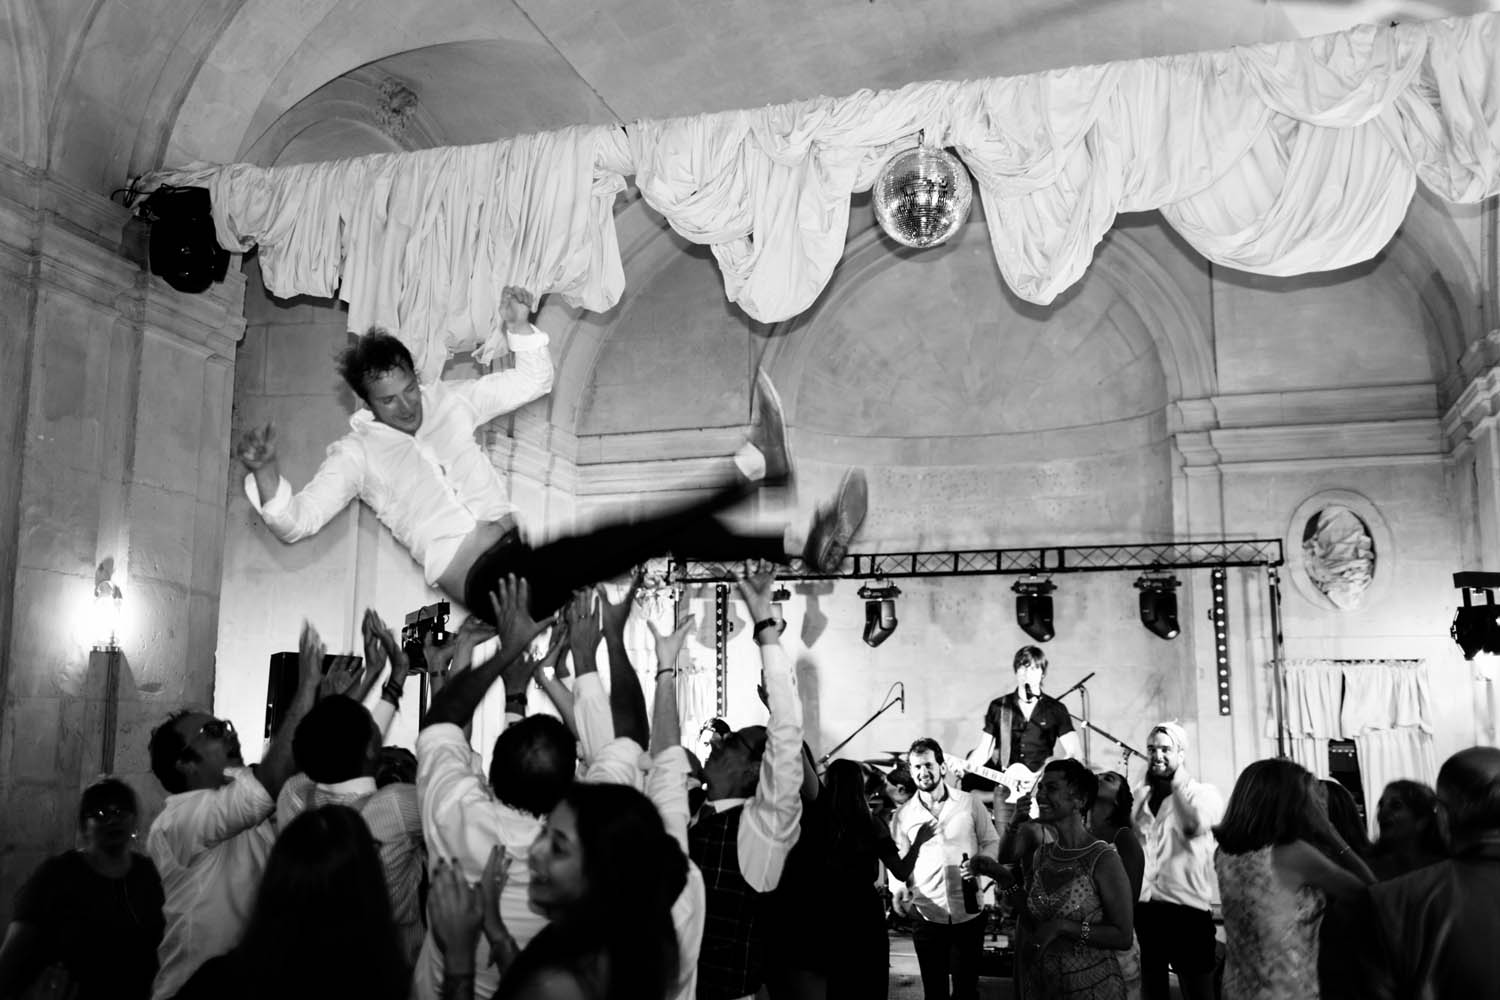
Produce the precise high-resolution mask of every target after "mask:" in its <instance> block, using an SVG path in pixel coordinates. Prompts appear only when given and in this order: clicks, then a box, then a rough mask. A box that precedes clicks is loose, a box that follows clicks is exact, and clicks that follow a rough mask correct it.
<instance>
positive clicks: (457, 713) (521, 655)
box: [422, 576, 552, 728]
mask: <svg viewBox="0 0 1500 1000" xmlns="http://www.w3.org/2000/svg"><path fill="white" fill-rule="evenodd" d="M491 596H492V598H493V600H494V602H495V620H496V622H498V623H499V631H500V651H499V652H498V653H496V654H495V655H494V656H492V657H490V659H489V660H487V661H486V662H484V663H482V664H480V665H479V666H477V667H474V668H472V669H469V670H465V671H464V672H463V673H462V674H460V675H459V676H457V677H455V678H452V679H450V680H449V681H448V683H446V684H445V685H443V690H441V691H439V692H438V693H437V695H436V696H434V697H433V699H432V705H431V707H430V708H428V710H427V718H425V719H423V720H422V726H423V728H426V727H427V726H435V725H440V724H442V723H452V724H454V725H456V726H466V725H468V724H469V721H470V720H471V719H472V718H473V717H474V712H475V711H476V710H477V709H478V708H479V703H480V702H481V701H483V700H484V696H485V693H486V692H488V691H489V689H490V687H491V686H492V685H493V684H494V683H495V682H496V681H497V680H500V679H501V678H502V677H503V678H505V690H506V694H507V696H509V695H510V694H511V692H512V691H515V690H519V691H520V692H522V693H523V694H524V693H525V690H526V683H527V681H528V680H529V679H530V676H531V664H530V663H528V662H526V659H525V653H526V647H527V646H528V645H530V643H531V640H532V639H535V638H536V637H537V635H539V634H540V633H541V631H542V630H543V629H544V628H546V627H547V626H548V625H550V624H552V619H551V618H549V619H547V621H546V622H544V623H541V624H538V623H537V622H535V621H533V620H532V618H531V614H530V612H529V611H527V610H526V609H527V606H528V602H529V601H530V600H531V587H530V585H529V584H528V583H527V582H526V581H525V580H520V581H519V582H518V581H517V580H516V578H515V577H514V576H507V577H506V578H505V579H504V580H502V581H501V582H500V590H499V591H498V592H497V593H495V594H493V595H491ZM507 700H509V697H507Z"/></svg>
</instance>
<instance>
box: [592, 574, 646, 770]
mask: <svg viewBox="0 0 1500 1000" xmlns="http://www.w3.org/2000/svg"><path fill="white" fill-rule="evenodd" d="M644 575H645V574H644V572H643V571H642V570H636V573H635V576H634V577H632V578H631V581H630V589H629V590H627V591H626V592H625V596H624V597H623V598H621V599H620V601H619V603H617V604H611V603H610V600H609V595H608V594H607V593H606V592H605V590H604V587H603V586H602V585H601V586H599V587H597V588H595V589H596V590H597V591H598V594H599V621H600V625H601V627H602V628H603V631H604V648H605V651H606V652H607V653H608V654H609V709H610V714H611V716H612V717H613V719H614V725H615V737H616V738H619V737H622V736H623V737H627V738H629V739H632V740H635V741H636V742H637V743H639V744H640V745H641V746H646V745H647V744H648V743H649V742H650V733H649V729H650V723H649V722H648V721H647V717H646V694H645V692H643V691H642V690H641V679H640V678H639V677H637V676H636V673H635V667H633V666H632V665H631V663H630V656H629V654H627V653H626V651H625V623H626V622H627V621H629V620H630V609H631V608H632V607H633V606H634V605H635V595H636V592H637V591H639V590H640V588H641V578H642V577H643V576H644Z"/></svg>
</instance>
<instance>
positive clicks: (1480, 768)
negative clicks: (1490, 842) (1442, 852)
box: [1437, 747, 1500, 838]
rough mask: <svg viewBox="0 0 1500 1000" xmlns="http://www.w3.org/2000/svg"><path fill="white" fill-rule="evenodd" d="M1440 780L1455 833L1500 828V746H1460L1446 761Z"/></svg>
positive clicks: (1462, 834) (1451, 830) (1462, 835)
mask: <svg viewBox="0 0 1500 1000" xmlns="http://www.w3.org/2000/svg"><path fill="white" fill-rule="evenodd" d="M1437 780H1438V787H1439V788H1440V789H1442V790H1443V809H1444V811H1445V812H1447V814H1448V832H1449V833H1450V834H1452V835H1453V837H1455V838H1466V837H1472V836H1475V835H1476V834H1481V833H1492V832H1494V831H1497V830H1500V750H1497V749H1496V748H1495V747H1470V748H1468V749H1467V750H1460V751H1459V752H1458V753H1456V754H1454V755H1453V756H1452V757H1449V758H1448V759H1447V760H1446V761H1444V762H1443V766H1442V768H1441V769H1440V770H1439V771H1438V778H1437Z"/></svg>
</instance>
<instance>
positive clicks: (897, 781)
mask: <svg viewBox="0 0 1500 1000" xmlns="http://www.w3.org/2000/svg"><path fill="white" fill-rule="evenodd" d="M885 780H886V781H889V782H890V783H891V784H893V785H895V786H896V787H897V788H899V789H901V790H902V791H903V792H905V793H906V794H907V795H915V794H917V783H916V781H915V780H914V779H913V778H912V776H911V771H910V770H908V769H907V768H905V767H903V766H901V765H900V764H897V765H896V766H895V767H893V768H891V769H890V770H889V771H887V772H886V775H885Z"/></svg>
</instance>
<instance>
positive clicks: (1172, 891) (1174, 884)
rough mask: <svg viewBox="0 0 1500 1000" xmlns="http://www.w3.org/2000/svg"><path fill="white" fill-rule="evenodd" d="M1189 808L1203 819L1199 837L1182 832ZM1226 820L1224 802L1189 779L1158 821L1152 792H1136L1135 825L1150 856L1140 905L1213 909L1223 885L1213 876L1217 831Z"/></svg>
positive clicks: (1167, 802)
mask: <svg viewBox="0 0 1500 1000" xmlns="http://www.w3.org/2000/svg"><path fill="white" fill-rule="evenodd" d="M1179 796H1181V798H1182V800H1183V803H1181V804H1180V803H1179V802H1178V797H1179ZM1184 804H1185V805H1186V806H1187V807H1188V808H1190V809H1192V810H1194V811H1195V812H1196V813H1197V814H1198V819H1199V825H1198V832H1197V833H1196V834H1194V835H1193V836H1191V837H1189V836H1188V835H1187V833H1186V832H1185V831H1184V830H1183V819H1184V817H1183V814H1182V806H1183V805H1184ZM1223 818H1224V797H1223V796H1222V795H1220V794H1219V790H1218V789H1217V788H1215V787H1214V786H1213V785H1210V784H1207V783H1206V782H1202V781H1194V780H1192V779H1191V778H1189V779H1188V781H1187V783H1186V784H1184V785H1183V786H1182V787H1181V788H1179V789H1177V790H1176V791H1174V792H1171V793H1170V794H1168V795H1167V797H1166V798H1164V799H1162V800H1161V805H1160V806H1159V807H1158V808H1157V810H1156V813H1155V814H1154V815H1153V814H1152V812H1151V786H1150V785H1142V786H1140V787H1139V788H1137V789H1136V791H1135V806H1134V808H1133V809H1132V816H1131V820H1132V822H1133V825H1134V826H1135V835H1136V838H1137V839H1138V840H1140V842H1141V849H1142V850H1143V851H1144V852H1145V854H1146V875H1145V878H1144V879H1143V880H1142V881H1141V902H1143V903H1149V902H1152V901H1159V902H1164V903H1178V904H1180V905H1182V906H1191V907H1194V908H1196V909H1199V910H1209V909H1212V908H1213V904H1214V902H1215V900H1217V899H1218V898H1219V880H1218V877H1217V876H1216V875H1215V874H1214V835H1213V830H1212V827H1213V826H1214V825H1215V824H1216V823H1218V822H1219V821H1220V820H1221V819H1223Z"/></svg>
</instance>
